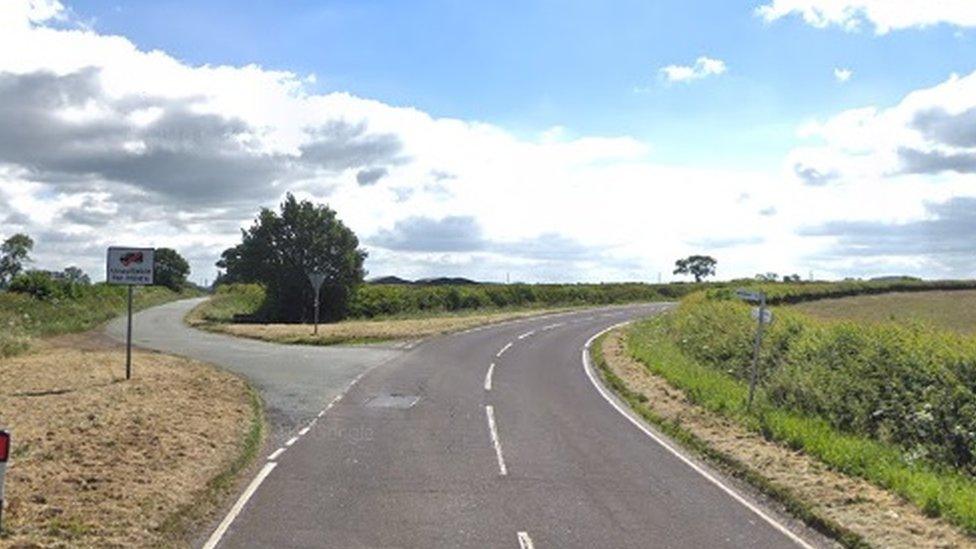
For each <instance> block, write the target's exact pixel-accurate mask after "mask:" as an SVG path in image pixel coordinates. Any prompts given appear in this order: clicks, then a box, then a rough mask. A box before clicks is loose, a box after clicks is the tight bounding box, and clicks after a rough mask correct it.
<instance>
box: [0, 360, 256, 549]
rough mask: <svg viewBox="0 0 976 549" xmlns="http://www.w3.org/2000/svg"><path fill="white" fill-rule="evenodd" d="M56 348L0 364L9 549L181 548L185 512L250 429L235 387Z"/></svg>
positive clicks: (167, 366)
mask: <svg viewBox="0 0 976 549" xmlns="http://www.w3.org/2000/svg"><path fill="white" fill-rule="evenodd" d="M133 365H134V368H133V370H134V375H133V379H132V380H131V381H124V351H119V350H107V349H104V348H101V349H96V350H82V349H78V348H66V347H54V346H50V345H48V346H47V348H44V349H40V350H38V351H36V352H33V353H31V354H28V355H24V356H20V357H16V358H8V359H3V360H0V425H2V426H4V427H6V428H7V429H9V430H10V431H11V433H12V437H13V453H12V456H11V461H10V464H9V468H8V471H7V494H6V497H7V504H8V506H7V511H6V513H5V515H4V524H3V526H4V537H3V538H2V539H0V546H7V547H34V546H42V547H96V546H97V547H136V546H139V547H145V546H160V545H165V546H181V545H185V544H186V543H187V540H186V539H184V536H185V535H186V532H182V531H180V527H179V526H177V527H175V528H174V526H173V525H174V524H177V525H182V524H183V523H184V522H185V517H184V516H183V515H185V514H186V513H187V509H190V508H196V507H199V502H200V500H201V498H204V499H209V498H211V497H212V494H211V493H208V492H210V491H211V490H212V487H211V486H210V483H211V481H213V480H214V479H215V478H217V477H219V476H220V475H221V474H223V473H224V472H225V471H226V470H227V469H228V467H229V466H230V464H232V463H234V462H235V461H237V460H238V458H239V456H240V454H241V450H242V445H243V441H244V440H245V439H246V435H247V433H248V431H249V427H250V426H251V425H252V422H253V420H254V413H253V410H252V397H251V393H250V390H249V389H248V386H247V385H246V383H245V382H244V381H242V380H241V379H239V378H237V377H235V376H233V375H231V374H228V373H225V372H221V371H219V370H217V369H215V368H213V367H210V366H207V365H204V364H200V363H197V362H192V361H189V360H185V359H181V358H176V357H171V356H166V355H161V354H154V353H143V352H136V353H134V355H133Z"/></svg>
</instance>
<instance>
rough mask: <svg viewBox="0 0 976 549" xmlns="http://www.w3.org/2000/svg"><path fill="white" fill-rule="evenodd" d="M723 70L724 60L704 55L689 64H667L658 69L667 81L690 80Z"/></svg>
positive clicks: (719, 72) (712, 74) (714, 74)
mask: <svg viewBox="0 0 976 549" xmlns="http://www.w3.org/2000/svg"><path fill="white" fill-rule="evenodd" d="M725 71H726V66H725V62H724V61H722V60H721V59H712V58H710V57H705V56H701V57H699V58H698V59H696V60H695V62H694V63H693V64H691V65H668V66H667V67H662V68H661V70H660V72H661V76H663V77H664V79H665V80H667V81H668V82H691V81H693V80H701V79H702V78H707V77H709V76H717V75H720V74H723V73H724V72H725Z"/></svg>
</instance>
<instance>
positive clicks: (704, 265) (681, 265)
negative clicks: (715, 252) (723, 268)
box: [674, 255, 718, 282]
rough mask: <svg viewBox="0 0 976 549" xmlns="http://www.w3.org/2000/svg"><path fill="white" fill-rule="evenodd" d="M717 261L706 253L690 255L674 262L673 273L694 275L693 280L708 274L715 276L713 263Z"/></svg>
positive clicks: (696, 280)
mask: <svg viewBox="0 0 976 549" xmlns="http://www.w3.org/2000/svg"><path fill="white" fill-rule="evenodd" d="M716 264H718V261H715V258H713V257H711V256H707V255H690V256H688V257H686V258H684V259H679V260H677V261H675V262H674V274H687V275H691V276H693V277H695V282H701V281H702V279H704V278H707V277H709V276H715V265H716Z"/></svg>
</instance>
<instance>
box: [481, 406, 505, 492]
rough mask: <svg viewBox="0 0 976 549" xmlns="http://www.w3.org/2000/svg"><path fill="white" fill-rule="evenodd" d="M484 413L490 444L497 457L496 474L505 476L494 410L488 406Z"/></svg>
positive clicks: (503, 458) (503, 457)
mask: <svg viewBox="0 0 976 549" xmlns="http://www.w3.org/2000/svg"><path fill="white" fill-rule="evenodd" d="M485 413H486V414H488V430H489V431H490V432H491V443H492V445H494V446H495V455H496V456H497V457H498V474H500V475H502V476H505V475H507V474H508V469H507V468H506V467H505V456H504V455H502V443H501V442H500V441H499V440H498V428H497V427H496V426H495V408H494V407H493V406H491V405H490V404H489V405H488V406H485Z"/></svg>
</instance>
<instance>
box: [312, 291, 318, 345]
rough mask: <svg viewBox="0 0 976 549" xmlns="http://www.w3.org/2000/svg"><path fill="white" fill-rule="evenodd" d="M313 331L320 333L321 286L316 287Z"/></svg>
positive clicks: (316, 333)
mask: <svg viewBox="0 0 976 549" xmlns="http://www.w3.org/2000/svg"><path fill="white" fill-rule="evenodd" d="M312 333H313V334H315V335H318V334H319V286H316V287H315V327H314V328H312Z"/></svg>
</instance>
